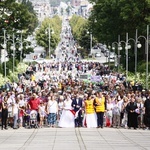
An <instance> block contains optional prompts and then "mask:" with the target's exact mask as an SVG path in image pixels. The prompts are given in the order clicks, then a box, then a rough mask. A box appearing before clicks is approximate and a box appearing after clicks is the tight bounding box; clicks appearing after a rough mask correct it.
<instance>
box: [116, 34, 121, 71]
mask: <svg viewBox="0 0 150 150" xmlns="http://www.w3.org/2000/svg"><path fill="white" fill-rule="evenodd" d="M118 44H119V45H118V46H119V47H118V61H117V67H118V72H119V64H120V35H118Z"/></svg>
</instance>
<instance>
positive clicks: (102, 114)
mask: <svg viewBox="0 0 150 150" xmlns="http://www.w3.org/2000/svg"><path fill="white" fill-rule="evenodd" d="M86 73H88V74H90V75H92V76H98V77H99V82H85V81H83V80H82V79H81V78H80V75H82V74H86ZM18 78H19V82H18V83H15V82H14V83H12V84H9V83H8V84H9V86H7V88H6V89H2V90H1V91H0V104H1V105H0V118H1V129H2V130H3V129H8V127H12V128H13V129H19V128H23V127H25V128H32V127H35V128H37V127H38V128H39V127H41V128H42V127H61V128H63V127H66V128H67V127H72V128H73V127H87V128H96V127H97V128H103V127H114V128H120V127H123V128H129V129H130V128H134V129H137V128H142V129H149V128H150V91H149V90H144V89H143V88H142V86H141V85H140V84H136V85H135V84H134V85H133V83H132V82H127V81H126V77H125V75H124V74H121V73H117V72H113V71H110V70H109V68H108V66H104V65H103V64H100V63H98V62H54V63H47V64H46V63H43V64H36V65H30V66H29V67H28V69H27V71H26V72H25V73H24V74H21V75H18Z"/></svg>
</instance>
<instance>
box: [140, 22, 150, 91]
mask: <svg viewBox="0 0 150 150" xmlns="http://www.w3.org/2000/svg"><path fill="white" fill-rule="evenodd" d="M140 38H144V40H145V55H146V73H145V75H146V79H145V82H146V83H145V84H146V89H148V79H149V74H148V72H149V71H148V53H149V52H148V51H149V48H148V46H149V25H147V36H146V37H145V36H142V35H141V36H139V37H137V42H139V41H138V39H140ZM138 45H139V46H138V48H140V47H141V46H142V45H141V44H138Z"/></svg>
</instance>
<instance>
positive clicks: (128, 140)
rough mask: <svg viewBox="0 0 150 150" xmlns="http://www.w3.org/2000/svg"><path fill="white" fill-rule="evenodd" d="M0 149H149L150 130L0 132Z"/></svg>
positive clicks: (84, 129)
mask: <svg viewBox="0 0 150 150" xmlns="http://www.w3.org/2000/svg"><path fill="white" fill-rule="evenodd" d="M0 150H150V131H149V130H142V129H138V130H132V129H130V130H129V129H114V128H103V129H101V128H99V129H97V128H90V129H88V128H39V129H24V128H22V129H18V130H13V129H9V130H0Z"/></svg>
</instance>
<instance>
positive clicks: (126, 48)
mask: <svg viewBox="0 0 150 150" xmlns="http://www.w3.org/2000/svg"><path fill="white" fill-rule="evenodd" d="M125 50H126V79H128V68H129V67H128V62H129V60H128V58H129V56H128V33H126V47H125Z"/></svg>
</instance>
